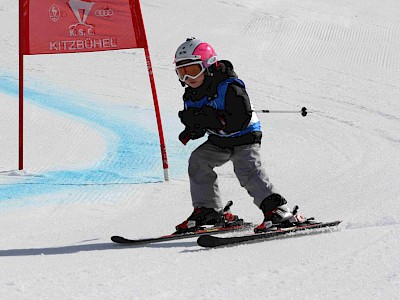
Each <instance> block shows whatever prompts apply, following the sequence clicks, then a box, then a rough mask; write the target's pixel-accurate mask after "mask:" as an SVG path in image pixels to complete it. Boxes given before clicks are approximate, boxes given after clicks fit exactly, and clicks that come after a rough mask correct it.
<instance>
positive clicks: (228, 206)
mask: <svg viewBox="0 0 400 300" xmlns="http://www.w3.org/2000/svg"><path fill="white" fill-rule="evenodd" d="M232 205H233V201H232V200H229V201H228V203H226V205H225V207H224V212H226V211H228V210H229V209H230V208H231V206H232Z"/></svg>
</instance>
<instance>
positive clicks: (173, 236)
mask: <svg viewBox="0 0 400 300" xmlns="http://www.w3.org/2000/svg"><path fill="white" fill-rule="evenodd" d="M249 228H254V224H253V223H242V224H238V225H233V226H223V227H210V228H201V229H199V230H196V231H192V232H186V233H172V234H168V235H163V236H160V237H155V238H144V239H128V238H125V237H122V236H112V237H111V240H112V241H113V242H114V243H118V244H126V245H143V244H152V243H160V242H168V241H172V240H179V239H187V238H192V237H199V236H203V235H210V234H220V233H226V232H232V231H239V230H245V229H249Z"/></svg>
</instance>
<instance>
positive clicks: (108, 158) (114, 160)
mask: <svg viewBox="0 0 400 300" xmlns="http://www.w3.org/2000/svg"><path fill="white" fill-rule="evenodd" d="M46 90H47V91H46ZM0 91H2V92H3V93H6V94H9V95H12V96H15V97H18V82H17V80H16V79H15V78H12V77H11V76H9V77H7V76H4V77H2V78H1V80H0ZM42 91H45V92H42ZM24 95H25V101H29V102H30V103H33V104H35V105H37V106H41V107H44V108H46V109H49V110H54V111H57V113H62V114H66V115H68V117H72V118H78V119H80V120H81V121H83V122H86V123H88V124H89V125H90V126H91V127H94V128H96V129H98V130H100V131H101V132H102V134H103V136H104V137H105V138H106V141H107V150H106V154H105V156H104V157H103V158H102V159H101V161H100V162H98V163H97V164H96V165H95V166H93V167H92V168H88V169H84V170H57V171H50V172H45V173H41V174H38V175H40V176H27V177H25V176H22V177H23V179H22V180H18V182H17V183H12V184H7V185H0V200H6V199H17V198H21V197H28V196H35V195H39V194H44V193H45V194H48V193H55V192H59V191H61V190H63V189H67V188H72V187H74V186H75V188H76V186H88V185H113V184H126V183H145V182H158V181H162V166H161V154H160V146H159V141H158V134H157V132H156V131H154V130H153V131H151V130H149V129H148V128H145V127H143V126H139V125H138V124H137V122H135V119H143V116H142V114H148V115H149V116H148V118H147V119H148V120H151V122H153V123H155V120H154V112H153V111H150V110H143V109H138V108H132V107H126V106H125V107H118V106H113V107H106V106H105V105H101V104H99V103H97V102H95V101H89V100H86V99H81V98H80V97H79V96H78V95H70V94H66V93H60V92H59V90H57V91H55V90H49V89H48V88H46V87H38V88H37V89H32V88H30V87H28V88H27V87H25V90H24ZM122 120H123V121H122ZM127 120H131V121H128V122H127ZM152 125H153V126H154V124H152ZM155 174H156V175H155ZM18 179H21V178H18Z"/></svg>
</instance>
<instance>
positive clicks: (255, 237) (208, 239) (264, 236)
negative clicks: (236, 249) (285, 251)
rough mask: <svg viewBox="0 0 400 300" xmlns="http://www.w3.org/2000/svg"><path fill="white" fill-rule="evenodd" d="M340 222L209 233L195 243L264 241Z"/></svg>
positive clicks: (233, 243) (210, 246) (213, 245)
mask: <svg viewBox="0 0 400 300" xmlns="http://www.w3.org/2000/svg"><path fill="white" fill-rule="evenodd" d="M341 222H342V221H334V222H324V223H315V224H309V225H304V226H293V227H287V228H281V229H278V230H275V231H270V232H266V233H252V234H247V235H242V236H236V237H215V236H210V235H207V236H200V237H199V238H198V239H197V243H198V244H199V245H200V246H202V247H207V248H214V247H221V246H229V245H235V244H240V243H251V242H254V241H263V240H264V241H265V240H268V239H271V238H274V237H277V236H281V235H284V234H288V233H292V232H297V231H303V230H313V229H319V228H327V227H332V226H337V225H339V224H340V223H341Z"/></svg>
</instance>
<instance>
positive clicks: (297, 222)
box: [254, 194, 313, 233]
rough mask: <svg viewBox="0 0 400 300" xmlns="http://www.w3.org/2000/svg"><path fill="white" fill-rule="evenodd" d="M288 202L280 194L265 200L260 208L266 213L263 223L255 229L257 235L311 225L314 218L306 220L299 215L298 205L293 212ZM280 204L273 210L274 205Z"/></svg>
mask: <svg viewBox="0 0 400 300" xmlns="http://www.w3.org/2000/svg"><path fill="white" fill-rule="evenodd" d="M286 203H287V202H286V200H285V198H283V197H282V196H281V195H279V194H272V195H271V196H269V197H267V198H265V199H264V201H263V202H262V204H261V206H260V208H261V210H262V211H263V213H264V220H263V222H262V223H261V224H260V225H258V226H257V227H256V228H254V232H255V233H263V232H268V231H274V230H278V229H280V228H287V227H292V226H301V225H305V224H311V222H312V220H313V218H310V219H305V218H304V217H303V216H301V215H298V214H297V210H298V209H299V207H298V206H297V205H296V206H295V207H294V209H293V210H292V211H290V209H289V207H288V206H287V205H286ZM274 204H275V205H276V204H278V206H276V207H275V208H273V209H271V208H270V207H271V206H272V205H274Z"/></svg>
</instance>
